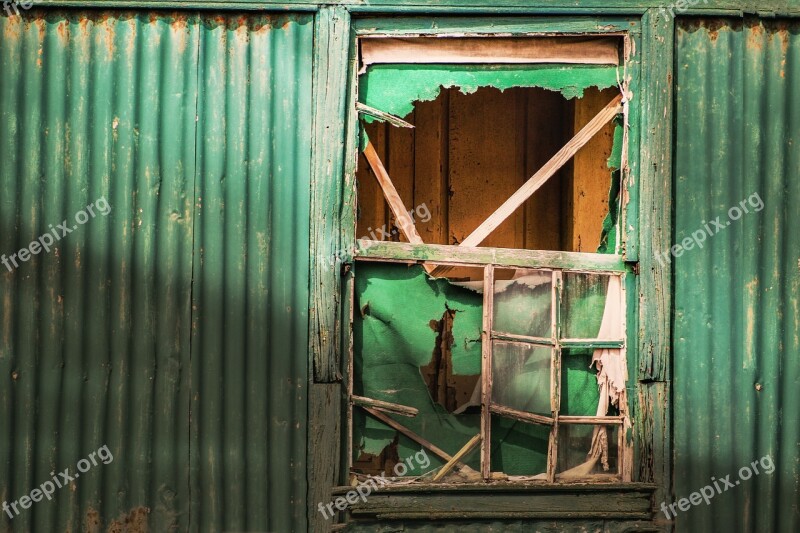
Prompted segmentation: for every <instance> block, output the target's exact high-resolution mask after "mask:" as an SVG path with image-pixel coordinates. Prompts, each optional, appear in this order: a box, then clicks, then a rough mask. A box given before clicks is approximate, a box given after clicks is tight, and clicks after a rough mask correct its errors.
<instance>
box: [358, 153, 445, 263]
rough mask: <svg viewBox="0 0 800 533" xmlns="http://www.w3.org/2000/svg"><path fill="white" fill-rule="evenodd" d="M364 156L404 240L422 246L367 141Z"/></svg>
mask: <svg viewBox="0 0 800 533" xmlns="http://www.w3.org/2000/svg"><path fill="white" fill-rule="evenodd" d="M364 156H366V158H367V162H369V166H370V168H371V169H372V173H373V174H375V178H376V179H377V180H378V184H379V185H380V186H381V190H383V196H384V197H385V198H386V202H387V203H388V204H389V209H391V210H392V214H393V215H394V218H395V220H397V227H398V229H399V230H400V231H402V232H403V235H405V237H406V239H408V242H410V243H411V244H424V243H423V242H422V237H420V236H419V233H417V228H416V227H415V226H414V219H412V218H411V215H409V214H408V210H407V209H406V206H405V205H404V204H403V200H402V199H401V198H400V195H399V194H398V192H397V189H396V188H395V186H394V183H392V179H391V178H390V177H389V173H388V172H386V168H385V167H384V166H383V162H382V161H381V158H380V157H378V153H377V152H376V151H375V147H374V146H372V143H371V142H369V141H367V146H366V148H364ZM422 267H423V268H424V269H425V271H426V272H427V273H428V274H430V273H431V272H433V270H434V269H435V267H434V266H432V265H428V264H423V265H422Z"/></svg>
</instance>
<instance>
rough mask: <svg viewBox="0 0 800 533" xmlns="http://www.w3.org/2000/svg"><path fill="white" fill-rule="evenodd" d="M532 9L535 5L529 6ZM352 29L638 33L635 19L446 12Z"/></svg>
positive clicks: (364, 21)
mask: <svg viewBox="0 0 800 533" xmlns="http://www.w3.org/2000/svg"><path fill="white" fill-rule="evenodd" d="M530 7H531V8H535V7H536V6H530ZM353 29H354V30H355V32H356V34H358V35H359V36H365V35H391V36H403V35H409V34H410V35H430V36H434V35H441V36H444V35H462V34H463V35H487V34H497V35H503V34H510V33H513V34H517V35H542V34H553V33H555V34H561V33H578V34H580V33H605V34H607V33H613V32H630V33H634V34H638V33H639V32H640V21H639V18H638V17H635V18H621V17H611V16H608V17H606V16H586V17H575V16H572V17H559V16H551V17H501V16H498V17H491V18H475V17H459V16H457V15H455V16H454V14H453V13H451V12H449V11H448V14H447V15H446V16H443V15H438V16H437V15H429V16H426V17H424V18H420V17H413V18H410V17H391V18H379V17H369V18H360V19H356V20H355V21H354V22H353Z"/></svg>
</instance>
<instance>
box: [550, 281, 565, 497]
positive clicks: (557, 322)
mask: <svg viewBox="0 0 800 533" xmlns="http://www.w3.org/2000/svg"><path fill="white" fill-rule="evenodd" d="M552 279H553V282H552V283H553V288H552V295H553V296H552V299H551V302H552V305H551V311H550V313H551V316H550V324H551V333H550V334H551V335H552V336H553V339H554V341H555V346H554V347H553V352H552V354H551V360H550V408H551V410H552V415H553V419H554V420H555V423H554V424H553V427H552V428H550V439H549V441H548V445H547V481H548V482H550V483H553V482H554V481H555V479H556V468H557V466H558V415H559V412H560V411H561V341H560V338H561V285H562V275H561V271H560V270H554V271H553V278H552Z"/></svg>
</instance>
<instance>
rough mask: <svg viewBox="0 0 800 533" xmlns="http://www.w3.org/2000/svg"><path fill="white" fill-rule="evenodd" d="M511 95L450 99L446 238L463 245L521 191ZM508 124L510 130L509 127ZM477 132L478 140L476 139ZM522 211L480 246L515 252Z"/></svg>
mask: <svg viewBox="0 0 800 533" xmlns="http://www.w3.org/2000/svg"><path fill="white" fill-rule="evenodd" d="M515 115H516V109H515V107H514V95H513V94H511V92H509V91H506V92H504V93H500V92H498V91H497V90H496V89H479V90H478V91H477V92H475V93H473V94H469V95H465V94H461V93H459V92H453V93H452V94H451V99H450V155H449V158H450V206H449V213H450V238H451V241H452V240H454V241H455V244H459V243H461V242H463V240H464V239H465V238H466V237H467V235H469V234H471V233H472V232H473V231H474V230H475V229H476V228H478V226H480V225H481V223H482V222H483V221H484V220H486V218H487V217H488V216H489V215H491V214H492V213H493V212H494V211H495V209H497V208H498V207H500V206H501V205H502V204H503V202H505V201H506V200H507V199H508V198H509V197H510V196H511V195H512V194H514V193H515V192H516V191H517V189H518V188H519V184H518V183H517V181H516V180H515V179H513V178H514V176H515V174H516V173H517V166H516V156H515V153H514V150H515V146H516V140H515V137H516V130H515V129H514V127H513V124H515V122H516V118H515ZM509 125H512V126H511V127H509ZM476 133H478V135H475V134H476ZM522 220H523V218H522V212H521V211H517V212H515V213H514V214H513V215H511V216H510V217H509V218H508V219H507V220H506V221H504V222H503V223H502V224H501V225H500V226H499V227H498V228H497V229H496V230H495V231H494V232H492V234H491V235H490V236H489V237H487V238H486V239H485V240H484V241H483V242H482V243H481V245H482V246H493V247H499V248H513V247H514V244H515V240H516V235H517V231H518V230H517V228H520V229H521V225H522Z"/></svg>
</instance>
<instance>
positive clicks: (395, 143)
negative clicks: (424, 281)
mask: <svg viewBox="0 0 800 533" xmlns="http://www.w3.org/2000/svg"><path fill="white" fill-rule="evenodd" d="M415 115H416V113H415V112H413V111H412V112H411V114H410V115H409V116H407V117H405V119H406V120H408V121H409V122H411V123H412V124H413V123H414V121H415V118H414V117H415ZM386 130H387V137H388V139H389V142H388V144H387V154H386V157H385V158H384V159H383V160H384V161H386V169H387V170H388V171H389V176H391V177H392V183H394V186H395V188H396V189H397V193H398V194H399V195H400V199H401V200H402V201H403V205H405V206H406V209H407V210H408V211H411V210H412V209H414V208H415V207H416V206H415V205H414V133H415V129H412V128H400V127H397V126H391V125H387V126H386ZM423 179H424V178H423ZM414 222H415V223H416V222H417V221H416V220H414ZM385 231H386V232H387V233H391V240H393V241H403V242H408V239H407V238H406V237H405V235H403V232H402V231H400V225H399V224H398V221H397V219H396V217H395V216H394V215H393V214H392V215H391V216H390V217H389V223H388V224H387V227H386V229H385ZM417 233H419V228H417ZM384 238H387V237H386V236H385V235H382V234H380V233H378V239H379V240H383V239H384ZM423 242H424V239H423Z"/></svg>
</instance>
